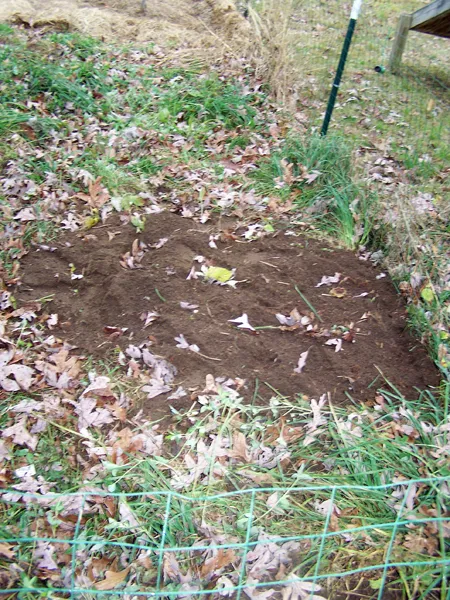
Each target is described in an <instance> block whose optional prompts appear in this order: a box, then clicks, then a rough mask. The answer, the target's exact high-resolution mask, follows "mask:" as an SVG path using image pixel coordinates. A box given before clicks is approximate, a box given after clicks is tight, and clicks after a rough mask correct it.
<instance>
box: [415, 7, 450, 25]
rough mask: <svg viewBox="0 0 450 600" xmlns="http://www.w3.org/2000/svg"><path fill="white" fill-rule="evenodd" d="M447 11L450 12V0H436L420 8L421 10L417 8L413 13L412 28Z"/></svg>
mask: <svg viewBox="0 0 450 600" xmlns="http://www.w3.org/2000/svg"><path fill="white" fill-rule="evenodd" d="M446 12H449V13H450V0H435V1H434V2H432V3H431V4H428V5H427V6H424V7H423V8H419V10H416V12H415V13H413V14H412V20H411V25H410V28H411V29H414V27H417V26H419V25H422V23H425V22H426V21H430V20H431V19H434V18H436V17H438V16H439V15H441V14H443V13H446Z"/></svg>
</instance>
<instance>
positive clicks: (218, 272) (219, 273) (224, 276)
mask: <svg viewBox="0 0 450 600" xmlns="http://www.w3.org/2000/svg"><path fill="white" fill-rule="evenodd" d="M205 276H206V278H207V279H212V280H213V281H220V283H226V282H227V281H230V279H231V278H232V277H233V272H232V271H230V270H229V269H224V268H223V267H208V269H207V270H206V273H205Z"/></svg>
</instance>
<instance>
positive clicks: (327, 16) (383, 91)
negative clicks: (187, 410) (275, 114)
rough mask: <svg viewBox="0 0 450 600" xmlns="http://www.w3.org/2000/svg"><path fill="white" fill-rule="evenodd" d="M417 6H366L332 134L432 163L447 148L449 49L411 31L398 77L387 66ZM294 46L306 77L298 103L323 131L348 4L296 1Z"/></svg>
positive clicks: (406, 0)
mask: <svg viewBox="0 0 450 600" xmlns="http://www.w3.org/2000/svg"><path fill="white" fill-rule="evenodd" d="M424 4H426V3H424V2H422V1H418V0H402V1H400V2H396V3H393V2H391V1H387V0H383V1H378V2H374V1H372V0H366V1H364V2H363V5H362V11H361V14H360V18H359V20H358V23H357V28H356V32H355V36H354V39H353V43H352V47H351V50H350V54H349V58H348V61H347V64H346V67H345V74H344V79H343V82H342V85H341V90H340V93H339V97H338V105H337V107H336V113H335V116H334V123H333V128H334V130H335V131H337V132H339V133H341V134H346V135H349V136H352V137H353V138H355V139H358V140H363V139H366V140H367V141H368V142H374V143H378V144H381V143H384V144H386V145H389V146H390V150H391V151H393V152H394V153H395V154H396V158H399V159H408V161H409V162H410V163H412V164H416V165H419V164H422V163H425V165H426V164H429V163H430V162H432V161H433V160H434V159H436V160H439V159H440V158H442V152H444V153H445V152H446V150H445V147H446V146H447V151H448V143H449V142H450V115H449V110H448V109H449V108H450V93H449V92H450V52H449V47H450V42H449V40H448V39H445V38H440V37H435V36H433V35H427V34H424V33H418V32H415V31H410V32H409V33H407V40H406V47H405V51H404V54H403V57H402V62H401V64H400V65H399V67H398V69H397V70H396V72H395V74H393V73H392V72H390V71H389V59H390V55H391V51H392V48H393V44H394V39H395V35H396V31H397V27H398V22H399V19H400V17H401V15H402V14H405V13H407V14H411V13H413V12H414V11H416V10H417V9H419V8H422V7H423V6H424ZM294 6H295V8H294V14H293V17H292V19H291V32H292V38H291V41H292V42H293V43H294V44H295V46H296V57H295V61H296V65H297V67H298V68H299V71H300V73H301V76H302V77H301V86H300V88H299V101H300V104H304V106H305V109H306V112H307V114H308V117H310V116H311V115H313V116H314V117H315V121H316V127H317V128H318V127H319V126H320V124H321V119H322V116H323V112H324V109H325V105H326V101H327V98H328V95H329V92H330V88H331V83H332V80H333V77H334V74H335V72H336V66H337V62H338V59H339V53H340V50H341V47H342V43H343V38H344V36H345V31H346V28H347V24H348V19H349V12H350V3H349V4H348V5H343V4H342V3H341V2H317V0H299V1H298V2H294Z"/></svg>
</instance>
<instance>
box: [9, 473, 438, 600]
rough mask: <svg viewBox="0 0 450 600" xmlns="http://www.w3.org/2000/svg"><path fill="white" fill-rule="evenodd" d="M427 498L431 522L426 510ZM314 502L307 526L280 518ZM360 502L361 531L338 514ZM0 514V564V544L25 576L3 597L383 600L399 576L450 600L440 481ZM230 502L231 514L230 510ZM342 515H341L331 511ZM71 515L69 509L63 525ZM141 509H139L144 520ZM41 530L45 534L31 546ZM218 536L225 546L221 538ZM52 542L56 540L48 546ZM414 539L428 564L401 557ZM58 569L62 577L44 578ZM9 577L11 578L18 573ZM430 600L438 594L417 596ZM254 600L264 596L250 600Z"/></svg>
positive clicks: (120, 501) (160, 494) (107, 496)
mask: <svg viewBox="0 0 450 600" xmlns="http://www.w3.org/2000/svg"><path fill="white" fill-rule="evenodd" d="M430 491H432V493H433V498H434V502H435V504H434V505H435V506H436V509H435V510H434V511H433V510H426V504H427V496H429V493H430ZM324 492H325V493H326V496H328V500H327V501H325V502H321V503H320V506H319V507H317V506H316V508H317V514H316V518H315V523H313V524H312V526H311V522H310V523H308V522H307V521H306V520H305V521H303V522H302V520H301V519H300V520H299V518H298V513H296V512H295V511H292V512H290V511H291V509H290V508H289V506H288V505H287V504H286V500H289V503H290V504H291V506H292V507H293V506H295V505H296V504H297V503H300V504H303V505H305V504H311V505H314V502H315V498H317V497H318V495H320V497H321V498H323V493H324ZM274 493H275V494H277V495H278V496H277V497H278V498H279V499H280V509H279V510H278V511H277V510H276V507H275V506H274V505H273V503H272V504H271V509H270V510H268V509H267V504H268V500H267V499H268V498H270V497H273V494H274ZM358 495H362V496H363V497H368V496H370V497H371V498H373V503H374V512H373V516H372V518H370V519H361V521H360V522H358V505H357V503H355V504H354V506H353V507H351V506H349V504H348V499H349V498H355V497H357V496H358ZM382 499H383V500H388V503H389V504H390V518H387V519H386V518H385V519H377V518H376V516H375V515H376V514H377V506H378V505H380V500H382ZM281 500H284V503H283V502H282V501H281ZM2 503H3V508H4V510H5V511H6V512H14V513H17V512H18V511H23V514H22V516H21V517H20V523H21V526H20V532H18V531H17V514H16V516H15V519H14V522H15V525H14V526H11V527H9V526H8V524H7V523H5V521H7V517H4V518H3V525H2V526H1V538H0V555H1V556H5V548H8V545H9V551H10V552H13V553H14V555H15V557H17V559H19V560H17V562H19V563H20V561H21V562H22V563H24V564H26V565H27V571H23V572H21V573H20V575H21V582H20V584H17V583H16V584H15V585H14V587H10V588H9V589H4V590H3V593H4V594H5V595H8V596H9V597H14V594H21V596H19V597H29V598H32V597H33V598H34V597H51V598H62V597H70V598H76V597H82V598H89V597H103V596H105V597H106V596H108V597H109V596H116V597H127V598H138V597H150V596H151V597H158V598H159V597H170V598H172V597H181V596H183V597H185V596H189V597H203V596H212V597H215V598H219V597H224V596H233V597H235V598H239V597H241V595H242V594H245V596H246V597H249V598H251V599H256V598H258V597H260V598H268V597H272V594H275V593H276V592H281V593H283V597H287V598H289V597H290V594H289V593H288V592H289V591H290V592H292V590H294V591H296V593H297V594H298V597H299V598H300V599H303V598H305V599H306V598H310V597H311V598H321V597H323V598H332V597H334V596H333V595H330V594H333V593H344V592H345V591H346V590H347V591H348V590H349V589H350V587H349V586H348V585H347V582H355V581H356V582H359V586H361V584H363V585H362V587H360V590H361V591H363V592H365V593H366V594H367V595H366V596H364V597H372V598H378V599H379V600H381V599H382V598H384V597H385V595H384V594H386V593H388V590H389V591H391V592H392V591H393V590H394V591H395V589H396V581H398V579H399V576H401V578H402V580H403V582H404V581H409V582H410V585H411V589H414V588H415V584H414V580H415V579H417V577H422V578H424V580H426V581H427V585H426V586H425V588H426V589H425V591H424V592H423V593H424V595H421V596H419V595H416V596H414V597H417V598H418V597H421V598H422V597H423V598H433V597H436V598H447V597H448V593H450V590H449V589H448V588H447V587H446V586H447V585H448V584H447V581H448V575H449V571H450V517H449V512H448V511H449V508H450V491H449V487H448V482H447V480H446V478H444V477H442V478H432V479H431V478H428V479H417V480H410V481H401V482H398V483H392V484H386V485H383V486H352V485H343V486H338V485H335V486H330V487H324V486H314V485H304V486H298V487H292V486H290V487H266V488H252V489H242V490H236V491H232V492H227V493H221V494H215V495H204V496H198V497H193V496H189V495H183V494H179V493H177V492H175V491H161V490H149V491H148V492H147V493H114V492H111V493H109V492H105V491H101V490H95V491H86V492H83V493H76V494H31V493H18V492H17V490H8V491H4V492H3V493H2ZM236 503H238V505H239V507H240V511H239V512H236V511H235V509H234V508H231V507H234V506H236ZM113 504H114V505H116V506H119V512H120V514H121V517H120V518H118V519H117V517H116V520H114V519H113V518H111V517H109V519H107V523H106V524H105V523H104V522H103V523H102V522H101V521H99V519H98V518H97V517H96V516H95V513H96V509H98V507H99V506H103V507H106V506H109V508H110V509H111V506H112V505H113ZM344 505H346V506H347V508H346V510H345V512H346V513H347V514H346V515H344V514H343V511H341V510H340V509H339V506H344ZM224 506H225V507H226V506H228V507H230V508H229V512H230V514H232V515H233V518H231V519H229V522H228V524H225V519H224V517H223V507H224ZM69 507H72V508H74V507H76V510H73V511H72V512H71V513H70V516H68V514H67V513H68V508H69ZM120 507H122V508H120ZM123 507H126V510H124V509H123ZM138 507H139V510H138ZM142 507H147V509H145V508H144V512H142ZM6 512H4V515H5V514H6ZM69 512H70V511H69ZM277 512H278V515H280V516H277ZM97 513H98V510H97ZM283 513H284V514H283ZM110 514H113V512H110ZM61 515H64V516H61ZM219 515H222V516H221V517H219ZM268 519H270V521H271V522H272V525H273V523H275V524H276V522H277V519H278V520H279V521H280V523H282V530H283V534H282V535H278V534H276V533H267V532H266V530H267V531H270V529H272V530H273V527H271V526H270V524H269V523H268V522H267V520H268ZM44 522H45V526H44ZM61 525H62V526H63V527H62V529H61ZM45 528H46V529H47V534H46V535H39V533H40V532H43V530H44V529H45ZM227 528H228V529H229V530H230V531H232V532H233V535H226V531H227ZM275 529H276V527H275ZM302 529H304V533H303V532H302ZM32 531H34V533H31V532H32ZM55 531H62V532H64V535H55V533H54V532H55ZM424 531H426V532H427V533H426V534H425V533H423V532H424ZM208 532H209V534H208ZM418 532H422V535H423V536H424V537H423V539H424V540H426V538H427V536H433V537H436V538H437V540H438V543H436V544H434V545H433V548H434V550H433V551H432V552H429V555H428V556H426V555H424V554H421V555H420V556H419V555H417V560H413V559H412V557H413V556H414V552H412V553H411V552H410V551H409V550H408V551H407V552H406V553H405V551H404V548H403V544H404V539H405V535H408V534H414V535H416V537H417V534H418ZM224 533H225V535H224ZM177 540H180V542H179V543H177ZM189 540H191V541H189ZM214 557H215V558H214ZM224 557H227V558H224ZM345 557H347V560H345ZM102 559H103V560H105V564H107V562H108V561H109V563H112V564H113V566H109V567H107V571H106V577H105V578H103V576H102V575H100V572H99V573H98V574H97V575H95V569H94V567H93V565H94V563H95V562H96V561H97V563H98V562H101V560H102ZM208 559H209V560H210V562H209V563H208ZM12 560H13V559H11V561H10V562H12ZM14 560H15V561H16V559H14ZM3 562H4V561H3ZM207 565H209V566H207ZM283 565H284V566H283ZM3 568H4V567H3ZM11 568H12V566H11ZM58 568H59V569H60V570H61V577H60V578H57V577H55V576H53V575H54V573H55V572H56V569H58ZM103 568H105V566H104V565H103ZM14 569H16V571H17V572H18V567H17V566H15V567H14ZM38 572H40V578H41V579H40V580H39V583H38V579H37V578H36V577H35V575H36V574H37V573H38ZM43 572H44V573H46V574H47V575H43V574H42V573H43ZM0 573H1V571H0ZM96 577H98V578H99V579H98V580H97V581H96ZM115 577H117V579H115ZM42 578H43V579H44V580H45V579H46V580H47V581H46V585H45V584H44V583H43V581H42ZM260 588H261V589H260ZM319 590H321V591H319ZM367 590H371V595H370V594H369V593H367ZM432 590H435V592H436V593H437V594H440V595H436V596H433V595H427V594H431V591H432ZM269 591H270V592H269ZM263 592H266V595H261V596H258V594H262V593H263ZM24 593H27V594H28V596H23V594H24ZM314 593H315V594H316V595H314ZM285 594H287V595H286V596H285ZM275 597H276V596H275ZM339 597H341V596H339ZM344 597H345V596H344Z"/></svg>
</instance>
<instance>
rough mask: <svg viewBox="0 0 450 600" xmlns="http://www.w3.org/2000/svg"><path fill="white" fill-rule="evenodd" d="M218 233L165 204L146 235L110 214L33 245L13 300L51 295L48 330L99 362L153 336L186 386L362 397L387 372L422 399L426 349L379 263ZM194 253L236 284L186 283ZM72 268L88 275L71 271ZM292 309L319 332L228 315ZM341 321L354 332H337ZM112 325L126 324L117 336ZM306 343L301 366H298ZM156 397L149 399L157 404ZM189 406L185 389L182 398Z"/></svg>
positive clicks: (289, 242)
mask: <svg viewBox="0 0 450 600" xmlns="http://www.w3.org/2000/svg"><path fill="white" fill-rule="evenodd" d="M219 230H220V227H218V226H202V225H199V224H197V223H194V222H193V221H192V220H189V219H184V218H182V217H180V216H178V215H176V214H173V213H170V212H162V213H159V214H156V215H151V216H150V217H149V218H148V220H147V224H146V227H145V230H144V232H143V233H142V234H136V231H135V228H134V227H132V226H131V225H129V224H127V225H121V224H120V222H119V220H118V219H117V220H115V219H110V220H109V221H108V225H107V226H104V227H99V228H96V229H93V230H92V231H91V232H89V234H88V235H86V234H83V236H80V235H79V234H70V235H68V236H66V237H64V238H61V239H60V240H59V241H58V243H57V244H56V245H55V247H56V248H57V249H56V250H54V251H53V252H48V251H42V250H39V251H32V252H30V254H29V255H28V256H27V257H25V258H24V260H23V265H22V266H23V269H24V272H23V276H22V285H21V287H20V288H19V290H18V293H17V296H18V299H19V300H20V302H21V303H26V302H28V301H31V300H35V299H38V298H42V297H45V296H48V295H50V294H53V295H54V297H53V301H52V302H51V303H50V304H49V305H48V312H49V313H57V314H58V319H59V322H58V325H57V327H56V328H55V329H54V331H53V333H54V334H55V335H57V336H60V337H62V338H63V339H65V340H67V341H68V342H69V343H70V344H73V345H75V346H77V348H78V349H79V350H81V351H82V352H85V353H87V354H92V355H94V356H95V357H97V358H101V357H108V356H109V357H111V356H116V354H114V351H116V352H117V347H118V346H120V348H122V349H126V348H127V346H128V345H129V344H135V345H138V344H139V343H142V342H144V341H146V340H147V341H148V340H150V341H151V342H152V343H153V346H152V351H153V352H154V353H155V354H157V355H160V356H163V357H164V358H165V359H167V360H169V361H170V362H171V363H173V364H174V365H175V366H176V368H177V370H178V375H177V378H176V382H175V383H176V384H177V385H181V386H183V387H184V388H185V389H186V390H190V389H191V390H192V389H193V388H197V389H202V388H203V387H204V382H205V377H206V375H207V374H209V373H211V374H213V375H214V376H215V377H219V376H223V377H233V378H236V377H239V378H242V379H245V380H246V386H247V388H246V389H247V390H248V391H247V393H245V395H246V396H248V395H249V393H253V391H254V389H255V385H256V382H259V394H260V395H261V396H262V397H267V396H268V395H272V391H271V390H270V388H268V387H267V386H266V385H264V384H266V383H267V384H269V385H270V386H272V387H273V388H275V389H277V390H278V391H279V392H280V393H282V394H284V395H287V396H293V395H295V394H299V393H302V394H306V395H308V396H311V397H318V396H319V395H321V394H324V393H326V392H330V393H331V397H332V398H333V399H334V400H335V401H338V402H345V401H346V398H347V396H346V394H347V393H348V394H350V395H351V396H352V397H353V398H354V399H355V400H357V401H361V400H368V399H371V398H373V397H374V395H375V391H376V389H378V388H379V387H382V386H383V385H384V386H386V384H385V383H384V382H383V378H382V376H381V375H380V372H381V373H383V375H384V376H385V377H386V378H387V379H388V380H389V381H390V382H391V383H392V384H394V385H395V386H396V387H397V388H398V389H399V390H400V391H401V392H403V393H404V394H410V395H411V394H413V395H416V394H415V392H414V388H416V387H419V388H424V387H426V386H429V385H436V384H437V383H438V374H437V372H436V370H435V368H434V366H433V365H432V363H431V361H430V359H429V358H428V357H427V355H426V352H425V350H424V348H422V347H421V346H420V344H419V343H418V342H417V341H415V340H414V339H413V338H412V337H411V336H410V335H409V334H408V333H407V332H406V331H405V324H406V321H405V311H404V307H403V304H402V300H401V298H400V297H399V296H398V295H397V294H396V292H395V290H394V288H393V286H392V284H391V283H390V281H389V280H388V278H387V277H382V278H378V279H377V276H379V275H380V272H379V271H378V270H377V269H375V268H374V267H373V266H371V265H368V264H367V263H364V262H361V261H360V260H358V259H357V258H356V257H355V256H354V255H353V254H352V253H350V252H346V251H341V250H335V249H332V248H329V247H326V246H324V244H322V243H318V242H316V241H312V240H310V239H307V238H305V237H294V236H291V235H285V234H284V233H283V232H278V233H277V234H269V235H267V236H266V237H264V238H262V239H260V240H256V241H252V242H242V241H240V240H242V237H241V238H240V239H239V240H234V239H232V238H231V237H230V236H229V235H227V236H226V237H224V238H223V239H224V241H217V245H218V248H217V249H214V248H210V247H209V245H208V244H209V235H210V234H211V232H212V231H213V232H214V233H217V231H219ZM112 234H114V235H112ZM160 238H168V241H167V242H166V243H165V244H164V245H163V246H162V247H161V248H159V249H153V248H150V249H149V250H148V251H147V252H145V254H144V257H143V259H142V261H141V267H142V268H139V269H128V268H123V267H122V266H121V257H122V256H123V255H124V254H125V253H126V252H128V251H130V250H131V246H132V244H133V241H134V240H136V239H139V240H140V241H142V242H144V243H145V244H147V245H149V246H150V245H152V244H153V245H154V244H156V243H157V242H158V240H159V239H160ZM197 255H203V256H205V257H206V259H207V260H208V261H209V263H210V264H212V265H215V266H220V267H226V268H230V269H231V268H236V279H237V280H238V281H241V280H245V281H243V282H242V283H238V284H237V286H236V288H235V289H233V288H231V287H228V286H220V285H216V284H211V283H207V282H205V281H204V280H203V279H201V278H199V279H191V280H187V279H186V277H187V275H188V274H189V272H190V270H191V267H192V266H193V264H196V263H194V262H193V259H194V257H195V256H197ZM70 265H73V266H72V267H71V266H70ZM197 267H198V268H199V265H198V264H197ZM71 272H73V273H75V274H82V275H83V277H82V278H81V279H71ZM336 272H338V273H341V279H340V282H339V283H338V284H337V285H331V286H325V285H324V286H321V287H316V286H317V284H318V283H319V282H320V281H321V279H322V277H323V276H324V275H325V276H331V275H334V274H335V273H336ZM295 286H297V287H298V289H299V290H300V291H301V292H302V293H303V295H304V296H305V297H306V298H307V299H308V301H309V302H310V303H311V304H312V306H313V307H314V308H315V310H316V311H317V313H318V315H319V316H320V318H321V319H322V322H321V321H320V320H319V319H318V318H317V317H315V316H314V314H313V313H312V311H311V310H310V308H309V307H308V306H307V305H306V304H305V303H304V301H303V300H302V298H301V297H300V296H299V294H298V293H297V291H296V290H295ZM336 288H338V290H337V291H336ZM333 290H334V291H333ZM336 293H337V294H338V295H344V297H342V298H339V297H336V296H333V295H332V294H336ZM361 294H367V295H365V296H361ZM163 299H164V300H163ZM180 302H189V303H191V304H198V306H199V308H198V312H193V311H192V310H183V309H182V308H181V307H180ZM295 308H296V309H297V310H298V311H299V313H301V315H304V316H309V317H310V318H311V320H312V324H313V330H311V331H307V330H306V328H305V327H300V328H298V329H295V330H292V331H282V330H280V329H278V328H277V329H260V330H257V331H256V332H253V331H248V330H239V329H237V328H236V325H234V324H232V323H230V322H229V320H230V319H235V318H237V317H239V316H241V315H242V314H243V313H247V314H248V317H249V320H250V323H251V324H252V326H253V327H261V326H273V327H277V326H278V325H279V323H278V321H277V319H276V317H275V314H276V313H282V314H284V315H288V314H289V313H290V312H291V311H292V310H293V309H295ZM148 311H155V312H158V313H159V315H160V317H159V318H157V319H156V320H155V321H154V322H153V323H152V324H151V325H149V326H148V327H147V328H144V323H143V321H142V319H141V315H142V313H145V312H148ZM336 326H343V327H345V328H347V329H348V330H349V331H350V335H345V334H343V333H342V331H343V330H341V331H340V332H339V331H338V333H336V329H335V327H336ZM105 327H117V328H127V331H126V332H125V333H124V334H123V335H121V336H120V337H115V335H113V336H112V337H111V331H112V330H111V329H106V330H105ZM180 334H183V335H184V336H185V338H186V340H187V341H188V343H189V344H196V345H198V347H199V348H200V352H201V353H202V354H204V355H206V356H208V357H213V358H218V359H220V360H219V361H216V360H210V359H207V358H204V357H202V356H200V355H199V354H197V353H196V352H192V351H190V350H188V349H180V348H177V347H176V344H177V342H176V341H175V340H174V338H175V337H177V336H179V335H180ZM335 337H340V338H341V339H342V338H343V339H342V350H341V351H339V352H336V351H335V349H336V346H330V345H326V342H327V341H329V340H330V338H331V339H332V338H335ZM306 350H309V354H308V358H307V361H306V366H305V368H304V370H303V372H302V373H296V372H294V369H295V368H296V367H297V363H298V360H299V356H300V354H301V353H303V352H305V351H306ZM370 386H371V387H370ZM161 399H163V397H159V398H158V399H154V400H152V401H151V402H152V403H153V404H152V406H153V405H154V406H155V408H156V405H160V402H161ZM189 402H190V399H189V395H188V396H187V399H186V398H184V399H181V400H179V401H178V405H179V404H180V403H181V404H183V403H189ZM174 404H175V405H177V402H176V401H175V402H174Z"/></svg>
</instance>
